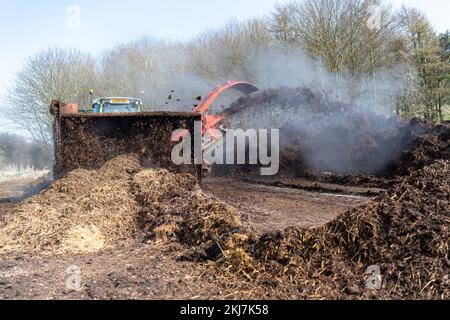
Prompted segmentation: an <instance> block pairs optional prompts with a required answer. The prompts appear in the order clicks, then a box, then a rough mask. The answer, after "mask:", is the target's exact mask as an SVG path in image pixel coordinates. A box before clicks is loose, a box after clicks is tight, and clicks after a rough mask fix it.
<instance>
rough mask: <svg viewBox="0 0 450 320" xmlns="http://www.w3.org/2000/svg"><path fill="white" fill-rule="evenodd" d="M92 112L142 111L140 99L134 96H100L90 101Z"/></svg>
mask: <svg viewBox="0 0 450 320" xmlns="http://www.w3.org/2000/svg"><path fill="white" fill-rule="evenodd" d="M92 110H93V112H94V113H102V114H108V113H136V112H142V111H143V105H142V101H141V100H140V99H135V98H100V99H96V100H94V101H93V102H92Z"/></svg>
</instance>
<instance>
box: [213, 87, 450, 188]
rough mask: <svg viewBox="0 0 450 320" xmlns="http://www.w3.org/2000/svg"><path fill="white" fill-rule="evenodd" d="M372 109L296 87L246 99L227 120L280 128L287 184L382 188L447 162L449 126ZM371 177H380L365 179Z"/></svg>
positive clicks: (241, 170) (247, 170) (248, 169)
mask: <svg viewBox="0 0 450 320" xmlns="http://www.w3.org/2000/svg"><path fill="white" fill-rule="evenodd" d="M372 109H374V107H371V106H370V105H368V106H361V105H355V104H351V103H345V102H342V101H340V100H339V99H337V98H333V97H331V96H329V95H327V94H325V93H323V92H320V91H317V90H312V89H310V88H305V87H299V88H279V89H268V90H265V91H262V92H261V93H259V94H255V95H252V96H248V97H244V98H241V99H239V100H238V101H237V102H236V103H234V104H233V105H231V107H230V108H229V109H227V110H225V111H224V114H225V115H226V117H227V119H229V120H230V122H231V124H232V126H233V127H235V128H242V129H248V128H279V129H280V171H279V176H280V177H282V178H284V177H311V178H317V179H319V180H320V179H324V182H338V183H347V184H352V183H353V184H355V183H360V182H362V181H364V180H367V181H366V182H370V181H369V180H373V181H371V182H373V184H374V185H377V186H380V187H385V185H386V184H383V182H384V181H383V180H382V179H380V177H383V178H387V179H391V178H393V177H395V176H397V175H406V174H408V173H410V172H412V171H414V170H417V169H419V168H422V167H423V166H424V165H427V164H431V163H432V162H433V161H434V160H436V159H448V158H449V156H450V124H448V123H447V124H442V125H439V126H435V125H434V124H432V123H429V122H426V121H419V120H417V119H412V120H411V121H408V120H405V119H400V118H398V117H387V116H384V115H382V114H380V113H375V112H373V110H372ZM216 167H217V169H216V170H215V171H214V173H217V174H218V175H221V174H226V175H229V174H233V173H236V174H238V175H247V176H252V174H255V175H257V174H259V170H258V168H255V167H254V166H253V167H252V166H248V165H245V166H235V167H231V166H226V167H223V166H222V167H223V168H222V167H220V166H216ZM219 167H220V168H219ZM373 175H375V176H377V177H378V178H371V179H367V177H368V176H373ZM358 176H359V177H358ZM327 179H328V181H327ZM346 180H347V181H346Z"/></svg>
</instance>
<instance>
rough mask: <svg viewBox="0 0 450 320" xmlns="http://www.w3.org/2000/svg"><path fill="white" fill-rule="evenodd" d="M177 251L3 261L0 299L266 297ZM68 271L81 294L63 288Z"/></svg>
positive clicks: (142, 248)
mask: <svg viewBox="0 0 450 320" xmlns="http://www.w3.org/2000/svg"><path fill="white" fill-rule="evenodd" d="M180 250H181V251H182V249H181V248H180ZM180 250H178V249H177V248H175V247H172V248H170V247H169V248H160V247H156V246H150V245H142V244H140V245H138V246H136V247H123V248H116V249H115V250H108V251H105V252H99V253H97V254H86V255H77V256H56V257H27V256H25V257H24V256H8V257H2V259H1V260H0V299H38V300H41V299H44V300H47V299H70V300H72V299H102V300H103V299H106V300H109V299H146V300H152V299H158V300H159V299H189V300H195V299H245V298H246V297H248V296H252V297H253V296H254V295H255V294H256V295H257V296H258V297H261V298H264V297H266V298H267V296H266V293H265V291H264V289H263V288H262V287H259V288H258V287H255V286H254V285H253V284H251V283H249V282H242V280H239V279H237V278H236V282H234V281H224V280H223V279H221V278H220V276H219V275H217V272H214V269H213V268H210V267H208V266H207V265H206V264H199V263H194V262H182V261H178V260H177V256H178V255H179V254H180V253H179V252H180ZM73 267H75V268H79V270H80V282H81V288H80V290H73V285H70V282H69V286H67V281H68V280H69V281H70V279H71V277H73V275H74V274H73V273H71V271H70V269H69V268H73ZM68 269H69V270H68Z"/></svg>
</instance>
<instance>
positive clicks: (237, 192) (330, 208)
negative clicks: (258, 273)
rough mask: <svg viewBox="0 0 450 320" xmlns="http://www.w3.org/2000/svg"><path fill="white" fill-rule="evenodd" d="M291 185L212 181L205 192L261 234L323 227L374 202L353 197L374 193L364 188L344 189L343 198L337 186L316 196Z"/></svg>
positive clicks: (296, 185) (292, 182)
mask: <svg viewBox="0 0 450 320" xmlns="http://www.w3.org/2000/svg"><path fill="white" fill-rule="evenodd" d="M290 183H291V185H292V186H294V188H289V187H276V186H269V185H263V184H255V183H244V182H241V181H238V180H231V179H230V180H227V179H213V178H210V179H206V180H205V181H203V184H202V189H203V190H205V191H208V192H211V193H212V194H213V195H215V196H216V197H218V198H219V199H221V200H222V201H224V202H226V203H229V204H230V205H232V206H234V207H235V208H237V209H238V211H239V213H240V214H241V219H242V221H243V223H244V224H245V225H248V226H250V227H252V228H253V229H254V230H255V231H257V232H261V233H263V232H268V231H277V230H283V229H285V228H287V227H291V226H298V227H303V228H309V227H316V226H320V225H322V224H324V223H326V222H328V221H331V220H333V219H334V218H336V217H337V216H338V215H339V214H341V213H344V212H346V211H347V210H349V209H351V208H354V207H357V206H359V205H362V204H364V203H366V202H368V201H369V200H370V199H371V198H369V197H364V196H355V195H353V194H354V193H357V192H360V193H368V192H369V191H370V190H369V189H364V188H350V187H347V188H345V187H344V188H342V189H341V194H335V193H333V190H334V191H335V190H336V186H333V185H325V184H322V185H321V186H322V189H321V190H322V191H323V192H312V191H306V190H302V189H300V188H299V186H301V184H300V183H299V182H297V183H296V184H295V183H294V181H290ZM286 184H287V185H289V183H288V182H286ZM327 190H330V191H329V192H327ZM344 190H347V192H348V193H349V194H344ZM378 191H380V190H378Z"/></svg>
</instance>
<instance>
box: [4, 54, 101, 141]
mask: <svg viewBox="0 0 450 320" xmlns="http://www.w3.org/2000/svg"><path fill="white" fill-rule="evenodd" d="M95 78H96V65H95V60H94V59H93V58H92V57H91V56H89V55H85V54H82V53H80V52H79V51H77V50H73V49H67V50H64V49H48V50H45V51H43V52H41V53H38V54H36V55H34V56H32V57H31V58H30V59H29V60H28V62H27V63H26V65H25V67H24V68H23V69H22V70H21V71H20V72H19V73H18V74H17V77H16V80H15V83H14V85H13V86H12V88H11V89H10V90H9V93H8V102H7V105H6V107H5V109H4V110H3V112H2V113H3V116H4V117H5V118H6V119H8V120H9V121H10V122H11V123H13V124H14V126H15V127H16V128H17V129H20V130H23V131H25V132H26V133H27V135H29V136H31V138H32V139H34V140H35V141H37V142H42V143H50V142H51V141H52V128H51V124H52V118H51V116H50V114H49V113H48V106H49V104H50V102H51V100H52V99H60V100H62V101H67V102H74V103H78V104H79V105H80V106H85V105H87V104H89V94H88V93H89V89H91V88H93V87H95V83H96V80H95Z"/></svg>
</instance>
